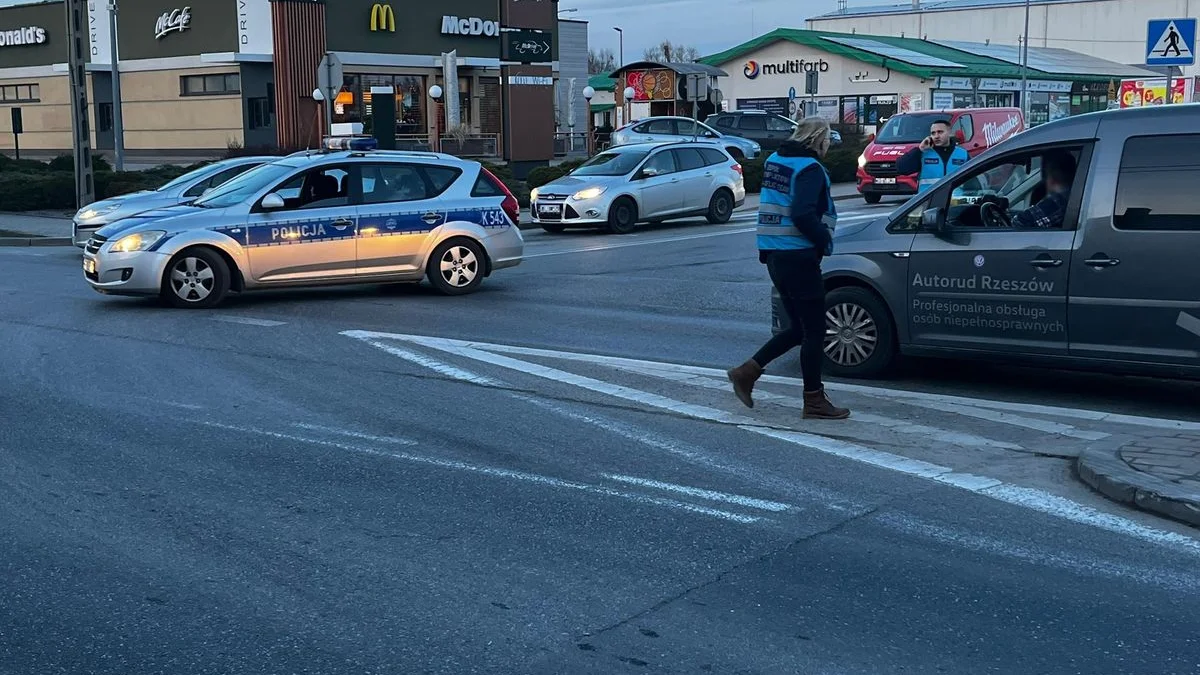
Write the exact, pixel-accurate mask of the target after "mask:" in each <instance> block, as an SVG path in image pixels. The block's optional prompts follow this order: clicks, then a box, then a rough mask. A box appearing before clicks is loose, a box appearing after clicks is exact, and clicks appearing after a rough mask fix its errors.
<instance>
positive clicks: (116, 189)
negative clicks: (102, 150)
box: [0, 155, 207, 211]
mask: <svg viewBox="0 0 1200 675" xmlns="http://www.w3.org/2000/svg"><path fill="white" fill-rule="evenodd" d="M206 163H207V162H198V163H196V164H192V165H191V166H172V165H169V164H164V165H162V166H156V167H153V168H151V169H146V170H144V171H113V170H112V166H111V165H110V164H109V163H108V162H106V161H105V160H104V158H103V157H100V156H96V155H94V156H93V157H92V180H93V183H94V187H95V190H96V199H98V200H99V199H107V198H109V197H115V196H117V195H122V194H128V193H130V192H138V191H140V190H153V189H155V188H157V187H159V186H161V185H163V184H164V183H166V182H168V181H170V180H172V179H175V178H178V177H179V176H182V175H183V174H185V173H187V172H188V171H191V170H193V169H195V168H197V167H200V166H202V165H204V164H206ZM42 210H45V211H51V210H53V211H73V210H75V160H74V159H73V158H72V157H71V156H70V155H59V156H58V157H55V158H54V159H52V160H50V161H49V162H39V161H37V160H30V159H21V160H16V159H12V158H11V157H7V156H4V155H0V211H42Z"/></svg>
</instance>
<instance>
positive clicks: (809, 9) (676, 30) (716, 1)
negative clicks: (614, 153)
mask: <svg viewBox="0 0 1200 675" xmlns="http://www.w3.org/2000/svg"><path fill="white" fill-rule="evenodd" d="M207 1H209V2H211V1H212V0H207ZM900 1H901V0H850V2H849V4H850V6H851V7H856V6H862V5H881V4H891V3H898V2H900ZM24 4H29V0H0V7H4V6H7V5H24ZM193 4H196V3H195V2H193ZM837 5H838V3H837V0H559V5H558V6H559V8H560V9H572V8H574V9H578V10H579V11H578V12H563V13H562V14H560V16H562V17H563V18H564V19H579V20H582V21H587V22H588V23H589V27H588V42H589V43H590V46H591V48H592V49H602V48H604V47H609V48H611V49H612V50H613V53H614V54H615V53H616V52H617V47H618V43H617V41H618V37H619V36H618V35H617V32H616V31H614V30H613V29H612V27H613V26H620V27H621V28H622V29H623V30H624V32H625V60H626V61H632V60H635V59H640V58H641V56H642V50H644V49H645V48H646V47H649V46H652V45H654V44H657V43H658V42H660V41H661V40H662V39H663V38H666V39H669V40H670V41H671V42H672V43H680V44H685V45H692V46H694V47H696V48H697V49H699V50H700V53H701V54H711V53H714V52H719V51H722V50H724V49H728V48H729V47H732V46H734V45H737V44H740V43H742V42H745V41H746V40H749V39H751V38H752V37H755V36H756V35H762V34H763V33H766V32H768V31H771V30H774V29H776V28H804V20H805V19H807V18H808V17H810V16H813V15H816V14H823V13H825V12H831V11H833V10H835V9H837ZM398 6H399V5H397V7H398ZM399 18H400V17H399V16H397V19H399Z"/></svg>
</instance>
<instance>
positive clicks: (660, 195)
mask: <svg viewBox="0 0 1200 675" xmlns="http://www.w3.org/2000/svg"><path fill="white" fill-rule="evenodd" d="M745 201H746V184H745V180H744V179H743V176H742V165H741V164H739V163H738V161H737V160H735V159H734V158H733V156H732V155H730V154H729V153H728V152H726V151H725V150H724V149H722V148H721V147H719V146H716V145H713V144H712V143H705V142H703V141H701V142H692V141H686V140H679V141H675V142H671V143H635V144H630V145H622V146H618V147H614V148H609V149H608V150H605V151H604V152H601V153H600V154H598V155H596V156H594V157H592V158H591V159H589V160H588V161H587V162H585V163H584V164H582V165H581V166H579V167H578V168H576V169H575V170H574V171H572V172H571V173H569V174H567V175H566V176H563V177H561V178H558V179H556V180H553V181H550V182H549V183H546V184H545V185H542V186H541V187H538V188H536V189H534V190H533V191H532V192H531V193H530V208H529V212H530V216H531V217H532V219H533V222H535V223H537V224H539V225H541V226H542V229H544V230H546V231H547V232H562V231H563V230H564V229H566V228H568V227H607V228H608V230H609V231H610V232H613V233H615V234H627V233H629V232H632V231H633V230H634V227H635V226H636V225H637V224H638V223H640V222H652V223H656V222H662V221H664V220H672V219H675V218H688V217H696V216H704V217H705V218H706V219H707V220H708V222H709V223H712V224H714V225H715V224H721V223H727V222H729V219H730V217H732V215H733V210H734V209H736V208H737V207H739V206H741V205H742V204H744V203H745Z"/></svg>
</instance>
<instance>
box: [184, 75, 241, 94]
mask: <svg viewBox="0 0 1200 675" xmlns="http://www.w3.org/2000/svg"><path fill="white" fill-rule="evenodd" d="M240 93H242V78H241V76H240V75H238V74H237V73H213V74H210V75H182V76H180V78H179V95H180V96H225V95H229V94H240Z"/></svg>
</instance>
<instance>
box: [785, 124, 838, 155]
mask: <svg viewBox="0 0 1200 675" xmlns="http://www.w3.org/2000/svg"><path fill="white" fill-rule="evenodd" d="M831 138H832V134H830V129H829V121H828V120H826V119H825V118H823V117H805V118H804V119H802V120H800V122H799V123H798V124H797V125H796V130H795V131H793V132H792V137H791V139H790V140H793V141H796V142H797V143H799V144H801V145H803V146H805V147H807V148H808V149H809V150H812V151H813V152H815V153H817V154H818V155H820V156H822V157H824V156H825V153H827V152H829V146H830V144H831V142H832V141H831Z"/></svg>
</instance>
